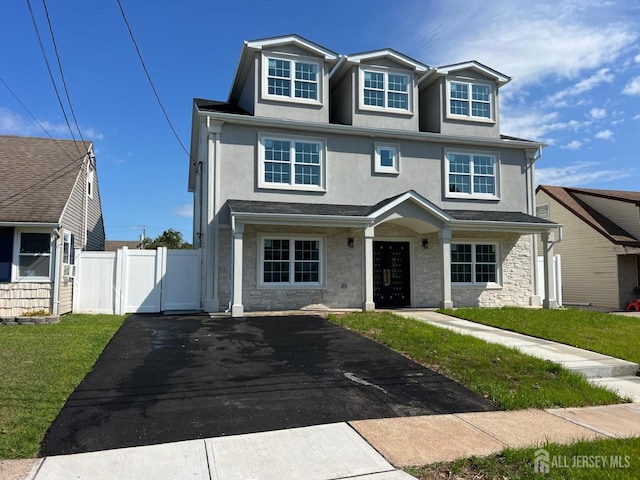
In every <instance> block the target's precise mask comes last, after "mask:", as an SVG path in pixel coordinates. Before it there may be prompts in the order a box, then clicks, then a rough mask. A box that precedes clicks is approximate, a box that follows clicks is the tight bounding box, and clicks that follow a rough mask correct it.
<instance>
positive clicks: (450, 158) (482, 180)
mask: <svg viewBox="0 0 640 480" xmlns="http://www.w3.org/2000/svg"><path fill="white" fill-rule="evenodd" d="M447 170H448V172H447V175H448V178H447V180H448V191H449V193H452V194H463V195H471V196H473V195H478V196H497V190H496V183H497V182H496V177H497V166H496V157H495V156H493V155H483V154H473V153H463V152H448V153H447Z"/></svg>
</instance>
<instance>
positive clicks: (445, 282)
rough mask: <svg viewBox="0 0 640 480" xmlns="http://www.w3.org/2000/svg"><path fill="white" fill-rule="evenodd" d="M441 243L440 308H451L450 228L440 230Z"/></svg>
mask: <svg viewBox="0 0 640 480" xmlns="http://www.w3.org/2000/svg"><path fill="white" fill-rule="evenodd" d="M440 243H441V245H442V308H453V301H452V300H451V229H450V228H443V229H442V230H440Z"/></svg>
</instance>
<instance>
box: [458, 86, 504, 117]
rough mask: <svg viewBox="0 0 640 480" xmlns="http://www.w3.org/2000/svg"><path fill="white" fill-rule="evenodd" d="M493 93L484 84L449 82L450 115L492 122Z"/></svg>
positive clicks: (489, 87)
mask: <svg viewBox="0 0 640 480" xmlns="http://www.w3.org/2000/svg"><path fill="white" fill-rule="evenodd" d="M492 97H493V92H492V88H491V85H488V84H484V83H466V82H453V81H452V82H449V113H450V114H451V115H455V116H462V117H468V118H474V119H484V120H491V119H492V118H493V112H492V108H491V103H492Z"/></svg>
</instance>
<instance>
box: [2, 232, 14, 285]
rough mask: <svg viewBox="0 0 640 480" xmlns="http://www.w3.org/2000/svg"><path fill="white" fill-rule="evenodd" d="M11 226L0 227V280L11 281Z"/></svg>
mask: <svg viewBox="0 0 640 480" xmlns="http://www.w3.org/2000/svg"><path fill="white" fill-rule="evenodd" d="M12 264H13V228H4V227H0V282H10V281H11V265H12Z"/></svg>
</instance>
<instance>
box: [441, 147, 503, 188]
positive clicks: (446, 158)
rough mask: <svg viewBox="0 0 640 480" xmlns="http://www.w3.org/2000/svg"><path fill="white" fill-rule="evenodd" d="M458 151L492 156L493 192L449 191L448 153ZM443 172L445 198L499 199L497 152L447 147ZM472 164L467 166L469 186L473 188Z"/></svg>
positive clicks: (465, 153)
mask: <svg viewBox="0 0 640 480" xmlns="http://www.w3.org/2000/svg"><path fill="white" fill-rule="evenodd" d="M451 153H458V154H461V155H471V156H473V155H479V156H483V157H493V158H494V160H495V163H494V169H493V170H494V179H495V194H489V193H474V192H473V191H471V192H469V193H465V192H450V191H449V174H450V173H451V172H449V154H451ZM443 164H444V172H443V178H444V179H445V180H444V182H443V183H444V196H445V197H446V198H468V199H477V200H500V190H501V189H500V154H499V153H498V152H483V151H480V150H465V149H462V148H455V149H453V148H451V149H449V148H447V149H445V151H444V162H443ZM473 175H474V173H473V165H470V168H469V176H470V188H471V189H473Z"/></svg>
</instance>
